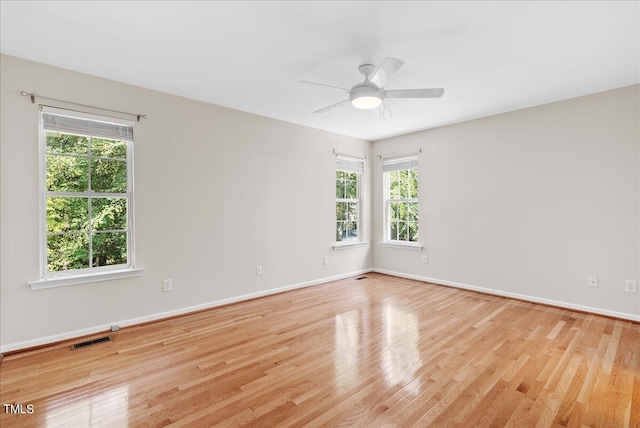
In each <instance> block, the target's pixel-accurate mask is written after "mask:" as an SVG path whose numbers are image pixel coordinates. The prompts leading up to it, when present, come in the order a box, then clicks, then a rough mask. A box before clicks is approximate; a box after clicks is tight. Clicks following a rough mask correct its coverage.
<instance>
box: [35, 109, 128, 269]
mask: <svg viewBox="0 0 640 428" xmlns="http://www.w3.org/2000/svg"><path fill="white" fill-rule="evenodd" d="M41 123H42V129H41V138H42V151H43V153H42V157H43V158H42V160H43V162H42V165H43V171H42V174H43V177H42V182H43V186H44V189H43V191H42V198H43V204H42V205H43V221H42V223H43V228H44V230H43V242H42V245H43V251H42V253H43V260H42V264H43V269H42V270H43V275H42V276H43V278H47V277H56V276H58V275H60V274H62V273H67V274H85V273H92V272H94V273H97V272H103V271H109V270H115V269H122V268H128V267H131V266H132V262H133V260H132V259H133V253H132V218H133V216H132V182H131V181H132V180H131V177H132V173H131V169H132V159H131V157H132V143H133V128H132V124H130V123H127V122H124V121H122V122H121V121H119V120H117V119H108V118H102V117H97V116H93V115H87V114H83V113H74V112H69V111H66V110H59V109H49V108H43V112H42V122H41Z"/></svg>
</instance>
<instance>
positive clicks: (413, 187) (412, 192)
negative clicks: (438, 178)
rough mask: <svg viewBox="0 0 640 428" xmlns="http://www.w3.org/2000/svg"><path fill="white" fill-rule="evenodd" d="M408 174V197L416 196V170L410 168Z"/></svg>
mask: <svg viewBox="0 0 640 428" xmlns="http://www.w3.org/2000/svg"><path fill="white" fill-rule="evenodd" d="M410 173H411V174H410V176H409V198H417V197H418V170H417V169H412V170H410Z"/></svg>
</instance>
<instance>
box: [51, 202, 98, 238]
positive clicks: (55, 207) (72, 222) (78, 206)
mask: <svg viewBox="0 0 640 428" xmlns="http://www.w3.org/2000/svg"><path fill="white" fill-rule="evenodd" d="M88 206H89V204H88V200H87V198H62V197H50V198H47V232H48V233H60V232H70V231H87V230H88V227H89V208H88Z"/></svg>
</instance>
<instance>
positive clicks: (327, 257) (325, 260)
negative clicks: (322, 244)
mask: <svg viewBox="0 0 640 428" xmlns="http://www.w3.org/2000/svg"><path fill="white" fill-rule="evenodd" d="M322 264H323V265H328V264H329V256H322Z"/></svg>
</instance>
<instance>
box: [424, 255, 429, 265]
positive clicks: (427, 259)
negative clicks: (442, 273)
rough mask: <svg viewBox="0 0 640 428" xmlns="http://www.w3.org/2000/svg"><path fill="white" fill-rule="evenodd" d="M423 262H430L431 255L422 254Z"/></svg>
mask: <svg viewBox="0 0 640 428" xmlns="http://www.w3.org/2000/svg"><path fill="white" fill-rule="evenodd" d="M422 263H424V264H425V265H426V264H427V263H429V256H422Z"/></svg>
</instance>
